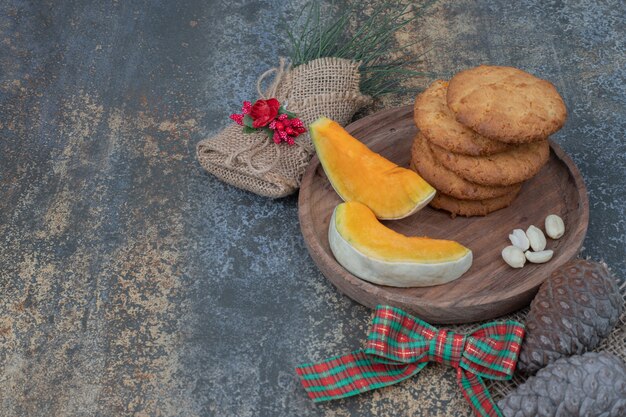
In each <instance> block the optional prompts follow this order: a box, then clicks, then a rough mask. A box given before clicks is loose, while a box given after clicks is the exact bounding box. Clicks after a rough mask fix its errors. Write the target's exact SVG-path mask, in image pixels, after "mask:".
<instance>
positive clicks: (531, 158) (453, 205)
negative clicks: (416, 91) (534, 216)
mask: <svg viewBox="0 0 626 417" xmlns="http://www.w3.org/2000/svg"><path fill="white" fill-rule="evenodd" d="M566 116H567V112H566V109H565V104H564V103H563V100H562V99H561V96H560V95H559V93H558V92H557V91H556V88H554V86H553V85H552V84H551V83H549V82H548V81H545V80H541V79H539V78H536V77H534V76H532V75H530V74H528V73H526V72H524V71H521V70H519V69H516V68H511V67H493V66H480V67H477V68H473V69H470V70H467V71H463V72H460V73H458V74H457V75H455V76H454V77H453V78H452V79H451V80H450V82H449V83H448V82H446V81H435V82H434V83H433V84H432V85H431V86H430V87H429V88H428V89H427V90H426V91H424V92H423V93H422V94H420V95H419V96H418V97H417V100H416V102H415V114H414V118H415V123H416V124H417V127H418V128H419V130H420V132H419V133H418V135H417V137H416V138H415V141H414V143H413V148H412V155H411V168H412V169H413V170H415V171H417V172H418V173H419V174H420V175H421V176H422V177H423V178H424V179H425V180H426V181H428V182H429V183H430V184H431V185H432V186H433V187H435V188H436V189H437V191H438V193H437V195H436V197H435V198H434V199H433V200H432V201H431V205H432V206H433V207H435V208H440V209H444V210H447V211H449V212H451V213H452V214H453V215H463V216H484V215H486V214H488V213H491V212H492V211H495V210H499V209H501V208H504V207H507V206H508V205H510V204H511V203H512V202H513V200H514V199H515V197H516V196H517V194H518V193H519V191H520V189H521V187H522V184H523V182H524V181H526V180H528V179H530V178H532V177H533V176H534V175H536V174H537V173H538V172H539V170H540V169H541V167H543V165H544V164H545V163H546V162H547V161H548V158H549V156H550V145H549V143H548V139H547V138H548V135H550V134H552V133H554V132H556V131H557V130H559V129H560V128H561V127H562V126H563V123H564V122H565V118H566Z"/></svg>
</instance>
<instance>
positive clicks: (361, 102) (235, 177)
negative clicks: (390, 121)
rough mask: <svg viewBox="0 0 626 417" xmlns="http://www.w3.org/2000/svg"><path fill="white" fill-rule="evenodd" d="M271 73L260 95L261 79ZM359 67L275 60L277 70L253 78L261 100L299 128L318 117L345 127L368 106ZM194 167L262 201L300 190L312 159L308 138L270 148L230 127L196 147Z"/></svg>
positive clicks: (259, 136) (263, 137)
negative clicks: (282, 108) (273, 102)
mask: <svg viewBox="0 0 626 417" xmlns="http://www.w3.org/2000/svg"><path fill="white" fill-rule="evenodd" d="M272 74H274V81H273V83H272V85H271V86H270V87H269V88H268V89H267V91H266V92H265V93H264V94H263V93H262V91H261V83H262V81H263V79H264V78H265V77H266V76H268V75H272ZM359 82H360V73H359V63H357V62H354V61H350V60H346V59H340V58H320V59H316V60H313V61H311V62H308V63H306V64H303V65H300V66H298V67H296V68H294V69H290V68H289V67H286V66H285V61H284V60H283V59H281V63H280V65H279V67H278V68H274V69H271V70H269V71H267V72H266V73H265V74H263V75H262V76H261V77H260V78H259V82H258V84H257V90H258V92H259V96H260V97H261V98H270V97H276V98H277V99H278V100H279V101H280V102H281V103H282V104H283V105H284V104H287V109H288V110H289V111H291V112H293V113H295V114H296V115H297V116H298V117H299V118H300V119H301V120H302V122H303V123H304V124H305V125H308V124H310V123H312V122H313V121H315V119H317V118H318V117H320V116H326V117H329V118H331V119H333V120H335V121H337V122H338V123H339V124H341V125H342V126H343V125H346V124H347V123H349V122H350V120H351V119H352V116H354V113H356V111H357V110H359V109H360V108H361V107H363V106H366V105H368V104H370V103H371V98H370V97H368V96H365V95H363V94H361V92H360V90H359ZM197 154H198V160H199V161H200V165H202V167H203V168H204V169H206V170H207V171H208V172H210V173H211V174H213V175H215V176H216V177H217V178H219V179H220V180H222V181H224V182H226V183H228V184H231V185H234V186H235V187H239V188H243V189H244V190H248V191H252V192H253V193H255V194H259V195H262V196H266V197H273V198H278V197H284V196H287V195H289V194H292V193H293V192H295V191H296V190H297V189H298V188H299V187H300V180H301V179H302V175H303V174H304V170H305V168H306V166H307V164H308V163H309V160H310V159H311V157H312V156H313V154H314V148H313V144H312V143H311V138H310V136H309V134H308V133H306V134H302V135H300V136H298V137H297V138H296V144H295V145H292V146H289V145H287V144H285V143H281V144H279V145H277V144H275V143H274V142H273V141H272V140H271V139H270V138H268V137H267V136H266V135H264V134H262V133H252V134H246V133H243V131H242V127H241V126H239V125H237V124H234V123H233V124H232V125H230V126H228V127H226V128H225V129H224V130H222V131H221V132H219V133H218V134H217V135H216V136H213V137H211V138H208V139H205V140H203V141H201V142H200V143H198V147H197Z"/></svg>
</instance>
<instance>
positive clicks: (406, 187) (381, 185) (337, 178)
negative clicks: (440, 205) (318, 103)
mask: <svg viewBox="0 0 626 417" xmlns="http://www.w3.org/2000/svg"><path fill="white" fill-rule="evenodd" d="M309 132H310V134H311V138H312V140H313V144H314V145H315V150H316V151H317V156H318V158H319V159H320V162H321V163H322V167H323V168H324V172H326V176H327V177H328V179H329V180H330V183H331V184H332V186H333V188H334V189H335V191H336V192H337V194H339V196H340V197H341V198H342V199H343V200H344V201H359V202H361V203H363V204H365V205H366V206H368V207H369V208H370V209H371V210H372V211H373V212H374V213H375V214H376V217H378V218H379V219H384V220H392V219H402V218H404V217H407V216H410V215H411V214H413V213H415V212H416V211H418V210H420V209H421V208H423V207H425V206H426V205H427V204H428V203H429V202H430V200H432V198H433V197H434V196H435V192H436V190H435V189H434V188H433V187H432V186H430V184H428V183H427V182H426V181H424V179H422V177H420V176H419V175H418V174H417V173H415V172H414V171H411V170H409V169H406V168H402V167H399V166H398V165H396V164H394V163H393V162H391V161H389V160H388V159H385V158H384V157H382V156H381V155H379V154H377V153H375V152H373V151H371V150H370V149H369V148H368V147H367V146H365V145H364V144H363V143H361V142H360V141H359V140H358V139H356V138H354V137H353V136H352V135H350V134H349V133H348V132H347V131H346V130H345V129H344V128H343V127H341V126H340V125H339V124H338V123H337V122H334V121H332V120H330V119H328V118H326V117H321V118H319V119H318V120H316V121H315V122H314V123H313V124H311V125H310V126H309Z"/></svg>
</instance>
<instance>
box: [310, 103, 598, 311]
mask: <svg viewBox="0 0 626 417" xmlns="http://www.w3.org/2000/svg"><path fill="white" fill-rule="evenodd" d="M347 130H348V131H349V132H350V133H351V134H352V135H354V136H355V137H356V138H358V139H359V140H361V141H362V142H364V143H365V144H366V145H367V146H369V147H370V148H371V149H372V150H374V151H375V152H378V153H380V154H382V155H383V156H385V157H386V158H388V159H390V160H391V161H393V162H395V163H397V164H399V165H400V166H404V167H408V164H409V159H410V155H411V151H410V148H411V142H412V140H413V138H414V137H415V134H416V133H417V128H416V127H415V125H414V123H413V106H406V107H400V108H395V109H389V110H385V111H381V112H378V113H375V114H373V115H371V116H368V117H365V118H363V119H361V120H358V121H357V122H355V123H352V124H351V125H349V126H348V127H347ZM550 146H551V152H550V160H549V162H548V163H547V164H546V165H545V166H544V167H543V169H542V170H541V172H539V174H538V175H537V176H535V177H534V178H533V179H531V180H529V181H527V182H526V183H525V184H524V185H523V187H522V190H521V192H520V194H519V196H518V197H517V199H516V200H515V201H514V202H513V204H512V205H511V206H509V207H508V208H505V209H502V210H499V211H496V212H494V213H491V214H489V215H488V216H485V217H470V218H465V217H456V218H454V219H453V218H451V216H450V214H449V213H447V212H444V211H439V210H435V209H433V208H431V207H426V208H424V209H422V210H421V211H419V212H418V213H416V214H414V215H412V216H409V217H407V218H405V219H401V220H393V221H386V222H384V224H385V225H386V226H388V227H390V228H392V229H394V230H396V231H398V232H400V233H403V234H405V235H409V236H429V237H432V238H440V239H451V240H456V241H458V242H460V243H461V244H463V245H465V246H466V247H468V248H470V249H471V250H472V252H473V254H474V261H473V264H472V267H471V268H470V270H469V271H467V272H466V273H465V274H464V275H463V276H462V277H461V278H459V279H457V280H455V281H452V282H450V283H448V284H444V285H438V286H434V287H421V288H395V287H387V286H381V285H376V284H372V283H370V282H367V281H364V280H361V279H359V278H357V277H356V276H354V275H352V274H351V273H349V272H348V271H347V270H345V269H344V268H343V267H342V266H341V265H340V264H339V263H338V262H337V261H336V260H335V258H334V256H333V254H332V252H331V250H330V246H329V244H328V224H329V221H330V217H331V215H332V212H333V209H334V208H335V206H336V205H337V204H339V203H341V199H340V198H339V196H338V195H337V193H335V191H334V190H333V188H332V186H331V185H330V183H329V181H328V179H327V178H326V175H325V174H324V171H323V169H322V166H321V165H320V163H319V159H317V157H314V158H313V160H312V161H311V163H310V165H309V166H308V168H307V170H306V172H305V174H304V178H303V180H302V186H301V189H300V197H299V202H298V204H299V217H300V227H301V229H302V234H303V235H304V240H305V242H306V244H307V246H308V249H309V252H310V253H311V257H312V258H313V260H314V261H315V263H316V264H317V266H318V267H319V268H320V270H321V271H322V272H323V273H324V275H325V276H326V277H327V278H328V279H329V280H330V281H331V282H332V283H333V284H334V285H335V286H336V287H337V288H338V289H339V291H341V292H342V293H344V294H346V295H347V296H349V297H351V298H352V299H354V300H356V301H358V302H359V303H361V304H363V305H366V306H368V307H375V306H376V305H377V304H389V305H393V306H396V307H400V308H403V309H405V310H407V311H410V312H412V313H414V314H416V315H418V316H419V317H421V318H422V319H424V320H426V321H428V322H431V323H467V322H473V321H479V320H487V319H492V318H494V317H498V316H501V315H503V314H506V313H509V312H512V311H515V310H517V309H519V308H521V307H524V306H526V305H527V304H528V303H529V302H530V301H531V299H532V298H533V297H534V295H535V293H536V292H537V290H538V288H539V286H540V285H541V283H543V281H544V280H545V279H546V278H547V277H548V276H550V274H551V273H552V271H554V270H555V269H556V268H558V267H559V266H561V265H563V264H564V263H565V262H567V261H568V260H570V259H572V258H575V257H576V256H577V254H578V252H579V250H580V248H581V246H582V243H583V240H584V238H585V233H586V232H587V224H588V221H589V202H588V199H587V191H586V189H585V184H584V182H583V180H582V178H581V175H580V173H579V172H578V169H577V168H576V166H575V164H574V162H573V161H572V160H571V159H570V158H569V157H568V156H567V155H566V154H565V153H564V152H563V150H562V149H561V148H560V147H559V146H558V145H556V144H555V143H553V142H551V143H550ZM552 213H554V214H558V215H559V216H561V217H562V218H563V220H564V222H565V235H564V236H563V237H562V238H561V239H559V240H552V239H549V238H548V245H547V249H552V250H554V257H553V258H552V260H551V261H549V262H548V263H546V264H540V265H535V264H530V263H527V264H526V266H524V267H523V268H521V269H513V268H511V267H509V266H508V265H507V264H505V263H504V261H503V260H502V257H501V255H500V253H501V250H502V249H503V248H504V247H505V246H507V245H509V244H510V243H509V240H508V235H509V233H510V232H511V231H512V230H513V229H516V228H521V229H524V230H526V228H527V227H528V226H529V225H531V224H534V225H535V226H537V227H539V228H541V229H542V230H543V229H544V219H545V217H546V216H547V215H548V214H552Z"/></svg>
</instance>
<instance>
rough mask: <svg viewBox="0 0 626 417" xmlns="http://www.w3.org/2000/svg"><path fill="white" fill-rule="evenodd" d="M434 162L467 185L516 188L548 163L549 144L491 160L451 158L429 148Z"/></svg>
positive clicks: (518, 148)
mask: <svg viewBox="0 0 626 417" xmlns="http://www.w3.org/2000/svg"><path fill="white" fill-rule="evenodd" d="M431 150H432V151H433V155H435V158H436V159H437V161H439V162H440V163H441V164H442V165H443V166H445V167H446V168H448V169H449V170H450V171H453V172H455V173H456V174H458V175H459V176H460V177H462V178H465V179H466V180H468V181H471V182H475V183H477V184H482V185H490V186H502V185H512V184H517V183H520V182H522V181H526V180H528V179H530V178H532V177H534V176H535V175H536V174H537V173H538V172H539V171H540V170H541V168H542V167H543V166H544V165H545V164H546V162H548V158H549V157H550V144H549V142H548V140H547V139H542V140H540V141H536V142H531V143H526V144H521V145H518V146H515V147H514V148H512V149H510V150H508V151H505V152H501V153H499V154H495V155H490V156H468V155H460V154H454V153H451V152H448V151H446V150H445V149H443V148H441V147H439V146H437V145H434V144H432V145H431Z"/></svg>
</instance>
